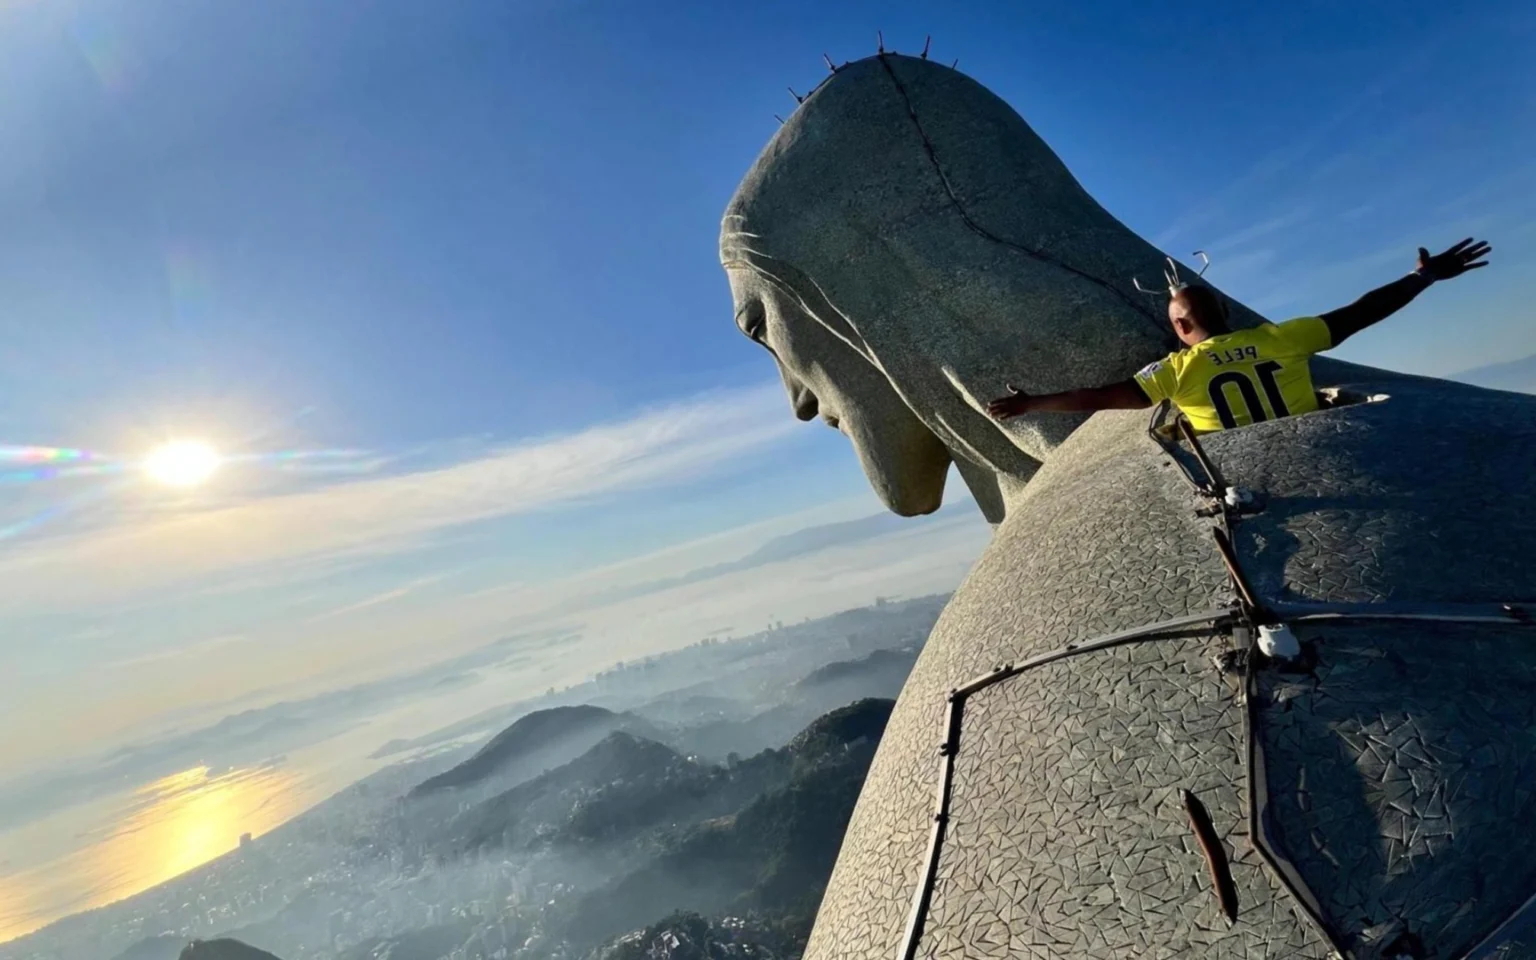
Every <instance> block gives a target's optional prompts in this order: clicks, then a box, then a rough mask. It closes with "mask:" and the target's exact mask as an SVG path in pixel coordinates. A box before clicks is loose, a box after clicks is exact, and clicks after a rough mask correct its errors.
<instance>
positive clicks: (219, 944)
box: [181, 940, 278, 960]
mask: <svg viewBox="0 0 1536 960" xmlns="http://www.w3.org/2000/svg"><path fill="white" fill-rule="evenodd" d="M181 960H278V958H277V957H275V956H273V955H272V954H270V953H268V952H267V951H265V950H257V949H256V948H255V947H252V946H248V945H246V944H243V943H241V942H240V941H239V940H193V941H192V942H191V943H189V944H187V948H186V949H185V950H183V951H181Z"/></svg>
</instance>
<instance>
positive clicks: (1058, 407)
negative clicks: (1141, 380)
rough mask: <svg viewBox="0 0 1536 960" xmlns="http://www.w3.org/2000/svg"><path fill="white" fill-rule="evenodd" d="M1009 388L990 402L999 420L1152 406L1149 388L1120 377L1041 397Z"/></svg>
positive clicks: (991, 409)
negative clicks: (1116, 380)
mask: <svg viewBox="0 0 1536 960" xmlns="http://www.w3.org/2000/svg"><path fill="white" fill-rule="evenodd" d="M1008 390H1009V393H1008V395H1007V396H1005V397H999V398H997V399H996V400H993V401H992V402H991V403H989V404H987V410H988V412H990V413H991V414H992V415H993V416H994V417H996V418H998V419H999V420H1008V419H1010V418H1012V417H1016V416H1018V415H1019V414H1021V413H1046V412H1082V413H1086V412H1091V411H1094V410H1141V409H1143V408H1145V407H1150V406H1151V405H1152V401H1151V399H1150V398H1149V397H1148V396H1147V394H1146V391H1144V390H1143V389H1142V388H1141V386H1140V384H1138V383H1137V382H1136V381H1135V380H1121V381H1120V382H1119V383H1111V384H1107V385H1105V386H1102V387H1084V388H1082V389H1079V390H1063V391H1062V392H1060V393H1043V394H1040V395H1038V396H1030V395H1029V394H1027V393H1024V392H1022V391H1020V390H1018V389H1017V388H1015V387H1014V386H1013V385H1012V384H1009V385H1008Z"/></svg>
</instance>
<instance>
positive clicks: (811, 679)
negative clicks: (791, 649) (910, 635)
mask: <svg viewBox="0 0 1536 960" xmlns="http://www.w3.org/2000/svg"><path fill="white" fill-rule="evenodd" d="M917 654H918V650H917V648H916V647H915V646H914V647H903V648H901V649H900V650H889V649H880V650H875V651H873V652H871V653H870V654H869V655H868V656H865V657H861V658H860V659H858V660H838V661H836V662H833V663H829V664H827V665H826V666H824V667H820V668H818V669H816V670H812V671H811V672H810V673H808V674H806V675H805V676H804V677H802V678H801V679H800V680H799V682H797V683H796V684H795V687H796V688H797V689H799V690H802V691H806V690H812V689H815V688H818V687H831V686H837V687H840V686H844V685H851V684H859V685H871V686H880V687H890V686H892V685H894V689H892V690H891V691H890V693H888V694H886V696H890V697H894V696H895V695H896V694H897V693H900V692H901V685H902V684H904V683H906V682H907V674H909V673H911V672H912V665H913V664H914V663H916V662H917ZM868 695H878V694H868Z"/></svg>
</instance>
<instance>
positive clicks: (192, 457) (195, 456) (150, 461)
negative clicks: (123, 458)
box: [142, 440, 220, 487]
mask: <svg viewBox="0 0 1536 960" xmlns="http://www.w3.org/2000/svg"><path fill="white" fill-rule="evenodd" d="M219 463H220V460H219V452H218V451H217V450H215V449H213V447H212V446H210V445H209V444H206V443H204V442H202V441H201V440H172V441H171V442H170V443H166V444H162V445H160V446H158V447H156V448H155V449H153V450H151V451H150V452H149V456H147V457H145V458H144V462H143V464H142V466H143V468H144V473H145V475H147V476H148V477H149V478H150V479H151V480H154V481H156V482H158V483H163V484H165V485H166V486H170V487H195V486H197V485H198V484H200V483H202V482H203V481H205V480H207V479H208V478H209V477H211V476H213V473H214V471H215V470H217V469H218V468H219Z"/></svg>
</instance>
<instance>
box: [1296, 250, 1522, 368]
mask: <svg viewBox="0 0 1536 960" xmlns="http://www.w3.org/2000/svg"><path fill="white" fill-rule="evenodd" d="M1492 250H1493V248H1492V247H1490V246H1489V245H1488V244H1486V243H1484V242H1483V241H1481V240H1478V241H1475V242H1474V241H1473V239H1472V238H1471V237H1468V238H1467V239H1465V240H1463V241H1461V242H1460V243H1458V244H1456V246H1454V247H1452V248H1451V249H1449V250H1447V251H1445V252H1444V253H1440V254H1436V255H1435V256H1433V257H1432V256H1430V255H1429V251H1428V250H1425V249H1424V248H1423V247H1420V248H1419V268H1418V269H1417V270H1415V271H1414V272H1413V273H1410V274H1408V276H1406V277H1403V278H1402V279H1401V280H1394V281H1393V282H1391V283H1389V284H1387V285H1386V286H1384V287H1378V288H1376V289H1375V290H1372V291H1371V292H1370V293H1367V294H1366V295H1365V296H1363V297H1361V298H1360V299H1359V300H1356V301H1355V302H1354V303H1352V304H1350V305H1349V306H1347V307H1340V308H1339V309H1337V310H1331V311H1329V312H1328V313H1325V314H1323V315H1322V319H1323V322H1324V323H1326V324H1328V334H1329V337H1330V338H1331V339H1332V340H1333V345H1334V346H1338V345H1339V344H1341V343H1343V342H1344V341H1345V340H1346V339H1347V338H1349V337H1351V336H1353V335H1355V334H1357V333H1359V332H1360V331H1361V330H1364V329H1365V328H1366V327H1369V326H1370V325H1371V324H1373V323H1379V322H1381V321H1382V320H1385V319H1387V318H1388V317H1390V316H1392V314H1394V313H1396V312H1397V311H1399V310H1401V309H1403V308H1404V307H1406V306H1408V304H1409V303H1411V302H1413V298H1414V297H1417V296H1418V295H1419V294H1421V293H1423V292H1424V291H1425V290H1427V289H1429V285H1430V284H1432V283H1434V282H1435V281H1436V280H1449V279H1451V278H1452V277H1459V276H1461V275H1462V274H1463V273H1466V272H1467V271H1468V270H1476V269H1477V268H1478V267H1486V266H1488V261H1486V260H1481V259H1480V258H1482V257H1485V256H1487V255H1488V254H1489V253H1490V252H1491V251H1492ZM1475 260H1477V261H1480V262H1477V263H1474V262H1473V261H1475Z"/></svg>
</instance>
